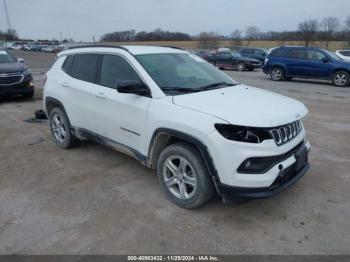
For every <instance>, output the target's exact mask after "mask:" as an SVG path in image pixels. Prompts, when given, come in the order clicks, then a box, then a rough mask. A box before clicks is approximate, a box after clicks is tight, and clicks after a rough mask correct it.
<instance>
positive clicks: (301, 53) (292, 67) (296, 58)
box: [284, 48, 309, 77]
mask: <svg viewBox="0 0 350 262" xmlns="http://www.w3.org/2000/svg"><path fill="white" fill-rule="evenodd" d="M284 63H285V66H286V69H287V72H286V73H287V75H292V76H301V77H305V76H307V73H306V71H307V70H308V68H309V61H308V60H307V50H305V49H300V48H298V49H291V50H290V51H289V52H288V54H287V59H284Z"/></svg>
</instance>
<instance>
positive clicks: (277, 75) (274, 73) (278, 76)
mask: <svg viewBox="0 0 350 262" xmlns="http://www.w3.org/2000/svg"><path fill="white" fill-rule="evenodd" d="M284 76H285V75H284V70H283V68H282V67H274V68H272V70H271V72H270V78H271V80H272V81H282V80H283V79H284Z"/></svg>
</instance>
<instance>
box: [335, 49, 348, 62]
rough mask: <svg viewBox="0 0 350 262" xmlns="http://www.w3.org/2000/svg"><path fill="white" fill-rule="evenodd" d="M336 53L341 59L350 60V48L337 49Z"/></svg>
mask: <svg viewBox="0 0 350 262" xmlns="http://www.w3.org/2000/svg"><path fill="white" fill-rule="evenodd" d="M335 54H336V55H337V56H339V57H340V58H341V59H343V60H345V61H347V62H350V50H337V51H336V52H335Z"/></svg>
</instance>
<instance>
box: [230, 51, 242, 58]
mask: <svg viewBox="0 0 350 262" xmlns="http://www.w3.org/2000/svg"><path fill="white" fill-rule="evenodd" d="M232 56H233V57H236V58H239V57H242V55H241V54H240V53H237V52H233V53H232Z"/></svg>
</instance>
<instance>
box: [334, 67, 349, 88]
mask: <svg viewBox="0 0 350 262" xmlns="http://www.w3.org/2000/svg"><path fill="white" fill-rule="evenodd" d="M349 83H350V76H349V73H348V72H346V71H338V72H335V73H334V75H333V84H334V85H335V86H337V87H347V86H349Z"/></svg>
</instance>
